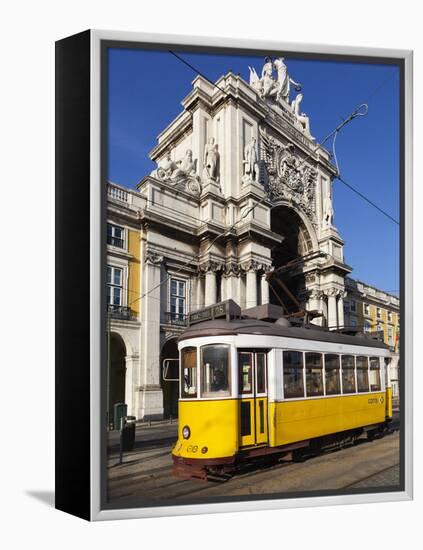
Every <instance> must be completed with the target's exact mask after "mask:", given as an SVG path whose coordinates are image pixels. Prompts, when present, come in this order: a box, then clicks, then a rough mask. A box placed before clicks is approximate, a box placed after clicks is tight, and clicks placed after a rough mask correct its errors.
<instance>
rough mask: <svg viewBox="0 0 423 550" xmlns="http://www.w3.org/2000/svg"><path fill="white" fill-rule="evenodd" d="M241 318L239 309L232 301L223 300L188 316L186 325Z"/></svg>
mask: <svg viewBox="0 0 423 550" xmlns="http://www.w3.org/2000/svg"><path fill="white" fill-rule="evenodd" d="M240 316H241V308H240V307H239V305H238V304H237V303H235V302H234V301H233V300H225V301H224V302H219V303H218V304H213V305H211V306H208V307H205V308H203V309H199V310H198V311H194V312H192V313H190V314H189V315H188V325H195V324H196V323H202V322H203V321H210V320H212V319H221V318H223V317H225V318H226V320H227V321H229V320H230V319H234V318H236V317H240Z"/></svg>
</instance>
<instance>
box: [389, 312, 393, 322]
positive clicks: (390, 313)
mask: <svg viewBox="0 0 423 550" xmlns="http://www.w3.org/2000/svg"><path fill="white" fill-rule="evenodd" d="M388 322H389V323H392V311H388Z"/></svg>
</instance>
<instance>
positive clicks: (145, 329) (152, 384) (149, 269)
mask: <svg viewBox="0 0 423 550" xmlns="http://www.w3.org/2000/svg"><path fill="white" fill-rule="evenodd" d="M162 261H163V257H162V256H159V255H158V254H155V253H153V252H150V251H147V252H146V254H145V256H144V266H143V273H142V285H143V294H145V296H144V297H143V299H142V302H141V378H140V387H139V391H140V396H139V408H138V410H139V412H138V415H137V416H138V418H157V419H160V418H162V417H163V393H162V389H161V387H160V288H161V287H160V286H159V284H160V266H161V263H162Z"/></svg>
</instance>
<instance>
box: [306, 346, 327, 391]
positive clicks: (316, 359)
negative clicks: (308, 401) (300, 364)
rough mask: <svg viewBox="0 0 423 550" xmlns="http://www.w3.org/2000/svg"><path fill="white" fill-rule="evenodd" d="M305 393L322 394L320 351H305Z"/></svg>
mask: <svg viewBox="0 0 423 550" xmlns="http://www.w3.org/2000/svg"><path fill="white" fill-rule="evenodd" d="M305 367H306V395H307V397H312V396H316V395H323V361H322V354H321V353H306V354H305Z"/></svg>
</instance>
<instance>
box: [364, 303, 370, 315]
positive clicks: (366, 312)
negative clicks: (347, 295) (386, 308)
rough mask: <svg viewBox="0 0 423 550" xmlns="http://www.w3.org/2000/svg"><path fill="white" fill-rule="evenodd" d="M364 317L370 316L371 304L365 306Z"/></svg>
mask: <svg viewBox="0 0 423 550" xmlns="http://www.w3.org/2000/svg"><path fill="white" fill-rule="evenodd" d="M364 315H370V306H369V304H364Z"/></svg>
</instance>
